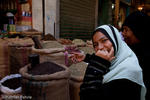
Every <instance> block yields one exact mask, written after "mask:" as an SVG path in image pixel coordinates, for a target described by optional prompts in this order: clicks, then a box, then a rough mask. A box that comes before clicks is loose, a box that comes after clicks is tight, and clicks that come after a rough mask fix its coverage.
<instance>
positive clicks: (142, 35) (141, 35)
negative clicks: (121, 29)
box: [122, 11, 150, 43]
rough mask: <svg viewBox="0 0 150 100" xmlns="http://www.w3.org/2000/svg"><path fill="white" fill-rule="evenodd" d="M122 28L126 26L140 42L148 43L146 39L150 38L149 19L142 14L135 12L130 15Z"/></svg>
mask: <svg viewBox="0 0 150 100" xmlns="http://www.w3.org/2000/svg"><path fill="white" fill-rule="evenodd" d="M122 26H128V27H129V28H130V29H131V30H132V31H133V34H134V35H135V36H136V37H137V38H138V39H139V40H140V41H141V42H144V43H146V42H148V41H147V40H146V39H149V38H150V37H149V36H150V17H149V16H148V15H147V14H145V13H144V12H141V11H135V12H133V13H131V14H130V15H129V16H127V18H126V19H125V21H124V23H123V25H122Z"/></svg>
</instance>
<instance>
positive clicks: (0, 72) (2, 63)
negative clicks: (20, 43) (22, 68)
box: [0, 39, 9, 79]
mask: <svg viewBox="0 0 150 100" xmlns="http://www.w3.org/2000/svg"><path fill="white" fill-rule="evenodd" d="M8 59H9V58H8V42H7V41H5V40H4V39H0V79H2V78H3V77H5V76H6V75H8V73H9V60H8Z"/></svg>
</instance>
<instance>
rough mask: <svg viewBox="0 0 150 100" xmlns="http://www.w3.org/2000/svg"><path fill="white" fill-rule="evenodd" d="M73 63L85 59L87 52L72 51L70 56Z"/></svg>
mask: <svg viewBox="0 0 150 100" xmlns="http://www.w3.org/2000/svg"><path fill="white" fill-rule="evenodd" d="M69 58H70V59H71V60H72V62H73V63H75V64H76V63H79V62H81V61H83V60H84V59H85V54H83V53H78V52H72V53H71V56H70V57H69Z"/></svg>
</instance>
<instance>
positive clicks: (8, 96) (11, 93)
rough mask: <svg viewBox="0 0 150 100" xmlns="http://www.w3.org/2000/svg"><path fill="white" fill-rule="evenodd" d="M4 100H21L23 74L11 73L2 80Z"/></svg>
mask: <svg viewBox="0 0 150 100" xmlns="http://www.w3.org/2000/svg"><path fill="white" fill-rule="evenodd" d="M0 84H1V87H0V90H1V92H2V94H1V96H2V98H3V100H20V98H19V97H20V96H21V90H22V88H21V75H20V74H11V75H7V76H5V77H4V78H3V79H1V81H0Z"/></svg>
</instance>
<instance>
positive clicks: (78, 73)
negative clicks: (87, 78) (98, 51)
mask: <svg viewBox="0 0 150 100" xmlns="http://www.w3.org/2000/svg"><path fill="white" fill-rule="evenodd" d="M86 68H87V64H86V63H85V62H80V63H77V64H72V65H71V66H70V67H69V70H70V72H71V78H70V81H69V88H70V100H80V96H79V92H80V85H81V84H82V82H83V78H84V74H85V70H86Z"/></svg>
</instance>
